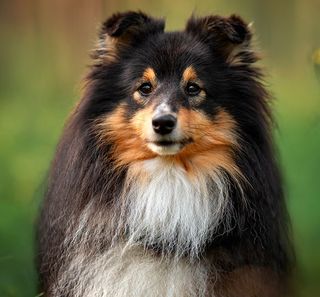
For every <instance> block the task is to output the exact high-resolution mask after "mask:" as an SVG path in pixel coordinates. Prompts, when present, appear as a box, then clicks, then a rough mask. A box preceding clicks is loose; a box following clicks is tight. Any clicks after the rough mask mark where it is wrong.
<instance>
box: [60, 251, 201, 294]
mask: <svg viewBox="0 0 320 297" xmlns="http://www.w3.org/2000/svg"><path fill="white" fill-rule="evenodd" d="M84 259H86V255H82V254H79V255H78V256H77V257H76V258H75V259H73V261H72V263H71V265H70V266H69V268H68V270H67V271H66V272H65V274H64V275H63V276H62V278H61V279H60V281H61V282H60V284H61V285H62V286H59V287H57V288H56V290H55V294H56V295H54V296H63V292H65V291H64V289H69V288H68V286H71V292H72V296H74V297H84V296H85V297H98V296H99V297H142V296H145V297H205V294H206V290H207V289H206V286H207V271H206V269H205V268H204V267H203V265H201V264H200V263H197V264H194V265H191V264H190V263H187V262H185V261H183V260H179V261H177V262H174V261H169V260H168V259H164V258H158V257H154V256H152V255H150V254H149V253H146V252H144V251H143V250H142V249H141V248H137V247H131V248H130V249H125V250H123V247H121V246H117V247H114V248H113V249H111V250H109V251H108V252H107V253H105V254H103V255H100V256H97V257H95V258H92V259H90V261H85V260H84ZM63 285H66V287H64V286H63ZM59 290H61V291H60V292H59ZM59 293H60V294H62V295H59Z"/></svg>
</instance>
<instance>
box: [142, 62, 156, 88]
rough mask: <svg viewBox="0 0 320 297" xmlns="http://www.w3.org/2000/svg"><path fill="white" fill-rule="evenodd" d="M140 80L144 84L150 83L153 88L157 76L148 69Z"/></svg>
mask: <svg viewBox="0 0 320 297" xmlns="http://www.w3.org/2000/svg"><path fill="white" fill-rule="evenodd" d="M142 80H143V81H145V82H150V83H151V84H152V85H153V86H154V85H155V84H156V81H157V76H156V73H155V71H154V70H153V69H152V68H151V67H148V68H147V69H146V70H145V71H144V72H143V75H142Z"/></svg>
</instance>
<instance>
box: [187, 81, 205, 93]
mask: <svg viewBox="0 0 320 297" xmlns="http://www.w3.org/2000/svg"><path fill="white" fill-rule="evenodd" d="M200 91H201V88H200V86H199V85H197V84H196V83H188V84H187V86H186V93H187V94H188V95H189V96H197V95H199V93H200Z"/></svg>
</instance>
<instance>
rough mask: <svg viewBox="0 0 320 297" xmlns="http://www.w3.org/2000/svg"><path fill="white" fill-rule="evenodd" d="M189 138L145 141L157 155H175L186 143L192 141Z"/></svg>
mask: <svg viewBox="0 0 320 297" xmlns="http://www.w3.org/2000/svg"><path fill="white" fill-rule="evenodd" d="M192 142H193V140H192V139H191V138H185V139H181V140H155V141H151V140H148V141H147V145H148V147H149V149H151V150H152V151H153V152H155V153H157V154H159V155H175V154H177V153H178V152H179V151H181V150H182V149H183V148H184V147H185V146H186V145H188V144H190V143H192Z"/></svg>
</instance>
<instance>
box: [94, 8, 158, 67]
mask: <svg viewBox="0 0 320 297" xmlns="http://www.w3.org/2000/svg"><path fill="white" fill-rule="evenodd" d="M163 30H164V21H163V20H162V19H155V18H152V17H149V16H148V15H146V14H144V13H143V12H133V11H129V12H125V13H117V14H114V15H112V16H111V17H110V18H108V19H107V20H106V21H105V22H104V23H103V24H102V27H101V30H100V33H99V44H98V49H97V50H96V55H95V58H103V59H104V60H105V61H109V62H112V61H115V60H117V58H118V56H119V50H121V48H124V47H128V46H130V45H132V44H133V43H135V42H139V41H140V40H142V39H143V38H146V36H147V35H151V34H156V33H159V32H163Z"/></svg>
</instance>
